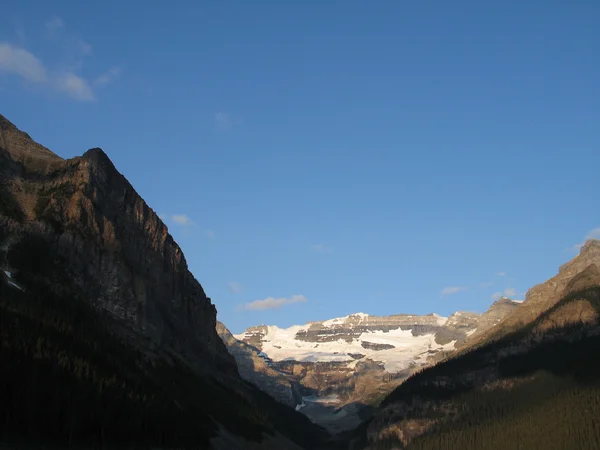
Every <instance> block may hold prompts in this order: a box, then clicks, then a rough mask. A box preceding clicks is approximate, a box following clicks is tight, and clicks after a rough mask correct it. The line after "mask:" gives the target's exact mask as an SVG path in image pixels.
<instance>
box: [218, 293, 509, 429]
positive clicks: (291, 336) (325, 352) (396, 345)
mask: <svg viewBox="0 0 600 450" xmlns="http://www.w3.org/2000/svg"><path fill="white" fill-rule="evenodd" d="M519 305H520V303H518V302H515V301H512V300H509V299H501V300H499V301H497V302H495V303H494V304H493V305H492V306H491V307H490V308H489V310H488V311H486V312H485V313H484V314H476V313H469V312H456V313H454V314H453V315H452V316H450V317H449V318H445V317H441V316H438V315H436V314H429V315H426V316H417V315H410V314H396V315H392V316H382V317H378V316H371V315H368V314H364V313H357V314H351V315H349V316H346V317H341V318H336V319H331V320H326V321H322V322H310V323H307V324H305V325H296V326H292V327H290V328H286V329H281V328H278V327H276V326H266V325H261V326H258V327H251V328H248V329H247V330H246V331H245V332H244V333H242V334H240V335H237V336H235V337H236V338H237V339H238V341H241V343H242V344H237V343H236V342H235V341H231V340H230V339H228V340H226V341H225V343H226V344H227V346H228V348H229V351H230V352H231V353H232V354H233V355H234V356H235V357H236V360H237V361H238V365H244V367H246V368H248V369H250V370H247V369H245V370H244V371H243V372H242V376H243V377H244V378H245V379H246V380H248V381H250V382H253V383H256V384H257V385H259V386H260V385H261V384H262V385H263V386H267V385H268V383H266V381H265V379H264V376H265V375H268V376H271V375H273V373H276V374H277V375H276V377H278V378H280V377H281V376H282V375H285V376H286V378H287V380H289V381H291V383H292V386H295V387H296V390H295V393H299V394H300V395H301V401H298V395H296V396H295V397H294V399H295V400H296V401H297V402H298V405H297V408H298V409H299V410H300V411H301V412H303V413H304V414H306V415H307V416H308V417H310V418H311V419H312V420H313V421H314V422H316V423H318V424H320V425H322V426H324V427H326V428H327V429H328V430H330V431H331V432H334V433H339V432H341V431H344V430H348V429H351V428H353V427H356V426H357V425H358V424H359V423H360V422H361V421H363V420H365V419H366V418H368V417H369V415H370V413H371V412H372V410H373V406H374V405H376V404H377V403H378V402H379V401H380V400H381V399H383V398H384V397H385V395H386V394H387V393H389V392H390V391H391V390H392V389H393V388H394V387H395V386H397V385H398V384H399V383H401V382H402V380H404V379H405V378H407V377H408V376H409V375H411V374H412V373H414V372H415V371H417V370H419V369H420V368H423V367H426V366H428V365H430V364H432V363H433V362H435V361H437V360H440V359H442V358H444V357H446V356H447V355H448V354H450V353H452V352H453V351H454V350H455V349H456V348H458V347H459V346H461V345H462V344H463V343H464V342H465V341H466V340H467V338H468V337H469V336H471V335H472V334H474V333H477V332H484V331H486V330H487V329H488V328H489V327H492V326H494V325H496V323H497V322H498V321H500V320H501V319H502V318H504V317H505V316H506V315H507V314H510V313H511V312H512V310H514V309H515V308H517V307H518V306H519ZM240 348H243V349H244V352H243V357H242V353H240ZM250 355H251V359H252V364H249V362H248V361H250V360H249V356H250ZM252 365H254V366H255V367H256V368H257V369H256V371H257V372H259V373H257V374H255V375H253V374H252ZM264 366H266V367H268V368H269V369H271V370H270V372H268V373H267V372H266V371H265V370H264V369H263V367H264ZM259 383H260V384H259ZM279 385H281V384H279ZM264 390H265V392H269V390H268V389H264ZM271 393H272V391H271Z"/></svg>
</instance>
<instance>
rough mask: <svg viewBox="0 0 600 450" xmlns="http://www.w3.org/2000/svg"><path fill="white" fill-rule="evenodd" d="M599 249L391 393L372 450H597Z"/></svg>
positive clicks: (590, 247) (375, 423) (368, 429)
mask: <svg viewBox="0 0 600 450" xmlns="http://www.w3.org/2000/svg"><path fill="white" fill-rule="evenodd" d="M597 245H598V242H588V243H587V244H586V245H585V246H584V247H583V248H582V250H581V253H580V255H579V256H578V257H576V258H575V259H574V260H573V261H571V262H570V263H568V264H567V265H565V266H563V268H562V269H561V271H560V272H559V275H557V276H556V277H554V278H552V279H551V280H549V281H548V282H546V283H542V284H540V285H537V286H536V287H534V288H533V289H532V290H530V292H529V293H528V295H527V299H526V300H525V301H524V303H523V305H522V306H519V307H518V308H517V309H516V310H515V311H513V312H512V313H511V314H510V315H509V316H508V317H507V318H506V319H505V320H503V321H501V322H500V323H499V325H498V326H497V327H498V328H497V331H496V332H494V330H495V329H491V330H490V331H491V332H490V333H487V337H486V338H485V340H483V341H479V343H478V344H477V345H475V346H472V347H469V348H466V349H465V350H463V351H462V352H461V353H460V354H458V355H457V356H455V357H453V358H450V359H448V360H446V361H444V362H442V363H440V364H437V365H436V366H433V367H431V368H428V369H426V370H423V371H422V372H420V373H418V374H415V375H414V376H412V377H411V378H409V379H408V380H407V381H406V382H405V383H403V384H402V385H400V386H399V387H398V388H397V389H396V390H395V391H394V392H392V393H391V394H390V395H389V396H388V397H387V398H386V399H385V400H384V402H383V403H382V408H381V410H380V411H378V412H377V414H376V415H375V417H374V418H373V420H372V421H371V422H370V423H369V424H368V426H365V427H363V429H362V431H363V432H364V433H365V434H364V435H363V438H365V437H367V438H368V442H369V445H368V448H369V449H372V450H376V449H388V448H399V449H400V448H407V449H423V450H425V449H434V448H462V449H513V448H514V449H517V448H548V449H563V448H582V449H592V448H598V446H599V445H600V429H598V427H597V426H596V424H595V423H594V417H597V415H598V414H599V413H600V402H598V398H600V369H599V366H598V364H597V362H596V361H595V357H594V355H596V354H598V352H599V351H600V323H599V320H598V319H599V313H600V270H598V267H597V265H596V263H595V261H596V258H597ZM565 268H569V270H568V272H567V271H565ZM557 286H558V287H557ZM528 302H532V304H531V305H530V304H528ZM520 314H523V315H522V316H521V315H520ZM535 314H537V316H536V315H535ZM364 445H367V441H366V440H365V441H363V446H364Z"/></svg>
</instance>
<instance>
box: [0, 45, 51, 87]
mask: <svg viewBox="0 0 600 450" xmlns="http://www.w3.org/2000/svg"><path fill="white" fill-rule="evenodd" d="M0 71H3V72H8V73H12V74H14V75H18V76H20V77H21V78H24V79H25V80H27V81H32V82H34V83H45V82H46V81H47V80H48V74H47V72H46V68H45V67H44V65H43V64H42V62H41V61H40V60H39V59H38V58H37V57H36V56H35V55H33V54H32V53H29V52H28V51H27V50H25V49H23V48H20V47H16V46H13V45H11V44H9V43H0Z"/></svg>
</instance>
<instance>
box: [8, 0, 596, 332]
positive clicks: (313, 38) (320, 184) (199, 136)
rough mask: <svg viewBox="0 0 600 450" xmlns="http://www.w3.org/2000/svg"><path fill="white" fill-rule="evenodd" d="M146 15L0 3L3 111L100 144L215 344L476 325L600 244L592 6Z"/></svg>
mask: <svg viewBox="0 0 600 450" xmlns="http://www.w3.org/2000/svg"><path fill="white" fill-rule="evenodd" d="M158 3H159V2H156V4H151V3H149V2H147V1H145V2H141V1H134V0H131V1H128V2H117V1H103V2H73V1H54V2H42V1H29V0H20V1H19V2H16V1H9V4H10V6H9V7H8V8H6V7H5V8H4V9H3V10H4V12H5V13H4V14H3V15H2V16H1V17H0V113H2V114H4V115H6V116H7V117H8V118H9V119H10V120H12V121H13V122H14V123H15V124H16V125H17V126H19V127H20V128H22V129H24V130H25V131H27V132H29V133H30V134H31V135H32V136H33V137H34V139H36V140H38V141H39V142H41V143H43V144H44V145H46V146H47V147H49V148H51V149H52V150H54V151H55V152H57V153H58V154H60V155H61V156H63V157H72V156H76V155H80V154H82V153H83V152H84V151H86V150H87V149H89V148H92V147H102V148H103V149H104V150H105V151H106V152H107V154H108V155H109V156H110V157H111V159H112V160H113V161H114V162H115V164H116V166H117V167H118V169H119V170H120V171H121V172H122V173H123V174H124V175H125V176H126V177H127V178H128V179H129V180H130V181H131V182H132V184H133V185H134V186H135V188H136V189H137V190H138V192H139V193H140V194H141V195H142V196H143V197H144V198H145V199H146V201H147V202H148V203H149V204H150V205H151V207H152V208H153V209H154V210H156V211H157V212H158V213H159V214H160V215H161V216H162V217H164V218H165V221H166V222H167V224H168V225H169V229H170V231H171V233H172V234H173V235H174V237H175V238H176V240H177V241H178V242H179V243H180V245H181V246H182V248H183V250H184V253H185V255H186V257H187V260H188V263H189V266H190V269H191V271H192V272H193V273H194V274H195V276H196V277H197V278H198V279H199V280H200V282H201V283H202V285H203V286H204V288H205V290H206V292H207V294H208V295H209V296H210V297H211V298H212V299H213V302H214V303H215V304H216V305H217V308H218V311H219V319H220V320H222V321H223V322H224V323H225V324H226V325H228V326H229V327H230V328H231V330H232V331H234V332H240V331H242V330H243V329H244V328H245V327H247V326H251V325H258V324H261V323H268V324H276V325H279V326H288V325H291V324H294V323H304V322H306V321H309V320H323V319H327V318H332V317H336V316H342V315H346V314H349V313H352V312H358V311H362V312H366V313H370V314H393V313H402V312H407V313H422V314H426V313H429V312H433V311H434V312H437V313H439V314H450V313H452V312H453V311H455V310H459V309H461V310H473V311H483V310H485V309H486V308H487V306H488V305H489V304H490V303H491V301H492V298H493V296H494V294H495V293H498V292H506V293H508V294H509V295H515V296H516V297H523V293H524V292H525V291H526V290H527V289H528V288H529V287H531V286H533V285H534V284H536V283H538V282H542V281H544V280H545V279H547V278H549V277H550V276H552V275H554V274H555V273H556V271H557V269H558V266H559V265H560V264H562V263H563V262H565V261H567V260H568V259H570V258H571V257H573V256H574V255H575V254H576V251H575V249H574V246H575V245H576V244H578V243H580V242H582V241H583V240H584V239H585V237H586V236H598V237H600V209H598V200H597V199H598V192H599V191H600V177H599V176H598V168H599V167H600V81H599V80H600V57H599V56H598V55H600V28H599V27H598V26H597V24H598V22H599V21H600V2H598V1H596V0H589V1H583V0H575V1H572V2H565V1H552V0H547V1H528V2H521V1H506V2H494V3H493V4H492V3H490V2H478V1H454V2H398V1H381V2H357V1H328V2H317V1H308V2H281V1H261V2H247V1H230V2H192V1H189V2H185V1H179V2H173V3H172V4H171V6H170V5H169V4H168V3H167V2H160V5H159V4H158ZM256 301H259V302H258V303H253V302H256Z"/></svg>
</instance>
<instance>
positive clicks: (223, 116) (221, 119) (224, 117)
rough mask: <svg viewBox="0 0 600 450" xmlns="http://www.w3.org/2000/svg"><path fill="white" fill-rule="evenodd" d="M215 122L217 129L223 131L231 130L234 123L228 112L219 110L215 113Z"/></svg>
mask: <svg viewBox="0 0 600 450" xmlns="http://www.w3.org/2000/svg"><path fill="white" fill-rule="evenodd" d="M215 122H216V123H217V129H219V130H221V131H227V130H230V129H231V127H232V125H233V123H232V121H231V116H230V115H229V114H227V113H226V112H218V113H216V114H215Z"/></svg>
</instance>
